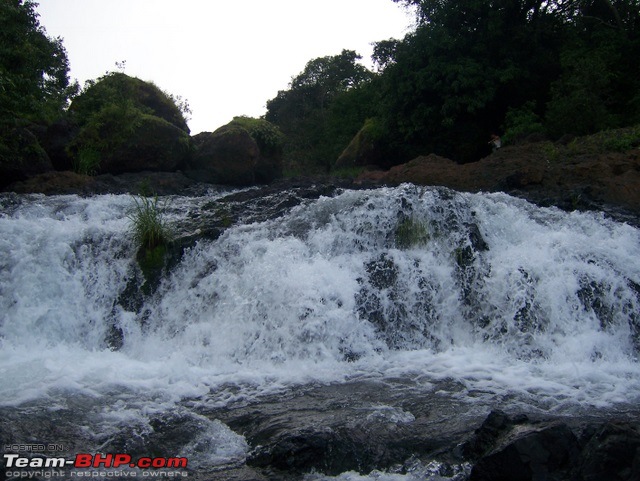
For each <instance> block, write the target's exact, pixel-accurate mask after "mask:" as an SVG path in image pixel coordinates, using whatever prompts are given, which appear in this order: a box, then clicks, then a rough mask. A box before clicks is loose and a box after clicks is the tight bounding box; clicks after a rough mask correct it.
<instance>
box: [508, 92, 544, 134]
mask: <svg viewBox="0 0 640 481" xmlns="http://www.w3.org/2000/svg"><path fill="white" fill-rule="evenodd" d="M534 108H535V103H534V102H533V101H530V102H527V103H525V104H524V105H523V106H522V107H520V108H517V109H512V108H510V109H509V110H507V114H506V116H505V119H504V135H503V136H502V141H503V142H504V143H505V144H512V143H514V142H516V141H518V140H521V139H523V138H524V137H526V136H527V135H530V134H534V133H542V132H544V126H543V124H542V120H541V119H540V117H539V116H538V115H537V114H536V113H535V112H534Z"/></svg>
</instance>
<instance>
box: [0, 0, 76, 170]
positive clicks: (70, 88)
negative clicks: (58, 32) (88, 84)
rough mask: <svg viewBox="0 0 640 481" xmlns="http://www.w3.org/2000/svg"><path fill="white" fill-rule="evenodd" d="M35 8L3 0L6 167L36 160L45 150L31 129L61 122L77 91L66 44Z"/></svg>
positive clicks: (0, 121)
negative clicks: (54, 35) (47, 27)
mask: <svg viewBox="0 0 640 481" xmlns="http://www.w3.org/2000/svg"><path fill="white" fill-rule="evenodd" d="M35 6H36V4H35V3H34V2H32V1H29V0H26V1H22V0H0V25H2V28H0V166H6V165H8V164H12V163H17V164H19V163H21V162H23V161H24V160H25V159H28V160H29V161H32V162H35V161H36V160H35V159H37V158H38V157H40V153H41V150H42V149H40V148H39V146H38V145H37V143H34V142H33V135H32V134H31V133H29V132H26V131H25V127H27V126H31V125H33V124H36V125H42V124H47V123H50V122H53V121H54V120H56V119H57V118H58V117H59V116H60V115H61V114H62V112H63V111H64V109H65V107H66V106H67V105H68V101H69V98H70V97H71V96H72V95H73V94H74V93H75V92H76V91H77V85H76V84H72V83H71V82H70V81H69V76H68V73H69V63H68V60H67V53H66V51H65V49H64V47H63V45H62V40H61V39H60V38H56V39H53V38H50V37H48V36H47V34H46V32H45V30H44V29H43V28H42V27H41V26H40V23H39V21H38V15H37V13H36V12H35ZM3 170H5V169H3ZM5 174H6V172H5Z"/></svg>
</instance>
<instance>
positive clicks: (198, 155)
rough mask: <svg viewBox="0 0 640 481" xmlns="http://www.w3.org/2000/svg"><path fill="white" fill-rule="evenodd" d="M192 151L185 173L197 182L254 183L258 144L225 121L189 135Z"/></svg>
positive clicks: (245, 133) (240, 129)
mask: <svg viewBox="0 0 640 481" xmlns="http://www.w3.org/2000/svg"><path fill="white" fill-rule="evenodd" d="M192 141H193V146H194V152H193V155H192V157H191V159H190V161H189V163H188V167H187V169H186V172H185V173H186V175H187V176H188V177H190V178H192V179H194V180H197V181H199V182H209V183H212V184H226V185H237V186H243V185H253V184H255V183H256V166H257V165H258V160H259V158H260V148H259V147H258V144H257V143H256V141H255V140H254V139H253V138H252V137H251V135H250V134H249V132H247V130H246V129H244V128H243V127H240V126H238V125H233V124H228V125H225V126H223V127H220V128H219V129H218V130H216V131H215V132H202V133H200V134H198V135H196V136H194V137H192Z"/></svg>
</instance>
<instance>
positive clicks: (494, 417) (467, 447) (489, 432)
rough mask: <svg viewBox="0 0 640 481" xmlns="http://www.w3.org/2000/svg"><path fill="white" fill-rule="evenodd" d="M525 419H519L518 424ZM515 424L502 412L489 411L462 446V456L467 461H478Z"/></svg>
mask: <svg viewBox="0 0 640 481" xmlns="http://www.w3.org/2000/svg"><path fill="white" fill-rule="evenodd" d="M526 420H527V418H526V417H525V418H519V419H518V422H523V421H526ZM514 424H515V422H514V420H512V419H511V418H510V417H509V416H507V414H506V413H504V412H503V411H491V412H490V413H489V416H487V419H485V420H484V422H483V423H482V425H481V426H480V427H479V428H478V429H476V431H475V433H474V435H473V437H472V438H471V440H470V441H468V442H467V443H465V444H464V446H463V448H462V452H463V454H464V455H465V456H466V457H467V458H469V459H478V458H480V457H481V456H483V455H484V454H486V453H487V452H488V451H490V450H491V449H493V447H494V445H495V444H496V442H497V441H498V439H500V437H501V436H503V435H504V434H505V433H507V432H509V431H510V430H511V428H512V427H513V426H514Z"/></svg>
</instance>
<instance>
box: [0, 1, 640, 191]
mask: <svg viewBox="0 0 640 481" xmlns="http://www.w3.org/2000/svg"><path fill="white" fill-rule="evenodd" d="M390 1H393V2H395V3H398V4H400V5H401V6H403V7H406V8H409V9H412V11H413V12H415V18H416V19H415V28H414V29H413V31H411V32H410V33H409V34H407V35H406V36H405V37H404V38H403V39H388V40H382V41H379V42H377V43H376V44H375V46H374V59H373V60H374V62H375V66H376V68H375V71H370V70H369V69H367V68H365V67H364V66H363V65H362V64H361V63H360V60H361V57H360V56H359V55H358V54H357V53H356V52H354V51H352V50H343V51H342V52H341V53H339V54H337V55H334V56H326V57H320V58H316V59H313V60H310V61H309V62H308V63H307V65H306V66H305V68H304V69H303V71H302V72H301V73H299V74H298V75H297V76H295V77H293V79H292V81H291V83H290V85H289V87H288V89H286V90H283V91H280V92H278V93H277V95H276V96H275V97H274V98H272V99H271V100H269V101H268V102H267V112H266V115H265V117H264V119H247V118H244V117H238V118H236V119H234V123H235V124H236V125H238V126H240V127H242V128H244V129H246V130H248V131H250V133H251V135H252V137H254V138H255V139H256V141H257V142H258V143H259V144H261V149H263V150H265V151H267V150H269V149H271V151H273V152H271V153H272V154H273V155H275V156H276V157H279V156H280V155H281V153H282V152H283V155H284V164H285V169H286V170H288V171H289V172H291V173H295V172H304V173H313V172H326V171H329V170H330V169H332V168H334V166H335V162H336V159H337V158H338V157H339V156H340V154H341V153H342V152H343V151H344V150H345V148H346V147H347V146H348V145H349V143H350V141H351V140H352V139H353V138H354V136H355V135H356V134H357V133H358V132H360V135H359V137H358V139H359V143H358V142H356V143H355V144H352V145H351V146H350V149H351V151H356V152H357V151H358V149H360V148H361V147H362V146H363V145H364V146H365V147H366V146H372V147H369V148H373V149H375V150H376V152H375V155H370V156H369V157H368V159H369V160H370V161H372V162H375V163H377V164H378V165H381V166H384V167H389V166H391V165H393V164H397V163H401V162H404V161H406V160H408V159H410V158H412V157H413V156H416V155H418V154H428V153H431V152H433V153H436V154H439V155H441V156H445V157H449V158H452V159H454V160H457V161H459V162H470V161H475V160H478V159H480V158H481V157H483V156H485V155H486V154H488V153H489V152H490V148H489V146H488V141H489V138H490V136H491V134H492V133H498V134H500V135H501V136H502V138H503V140H504V141H505V142H507V143H508V142H517V141H518V140H520V139H522V138H525V137H526V136H528V135H529V134H531V133H539V134H541V135H545V136H547V137H548V138H550V139H552V140H555V139H558V138H560V137H561V136H563V135H564V134H574V135H585V134H591V133H594V132H598V131H602V130H606V129H613V128H620V127H625V126H631V125H636V124H638V123H640V63H639V62H638V61H637V58H638V57H640V55H639V54H640V1H638V0H555V1H541V0H458V1H455V2H454V1H452V0H448V1H447V0H390ZM35 6H36V4H35V3H34V2H33V1H32V0H0V21H1V22H2V26H3V27H2V29H1V30H0V173H1V174H2V175H1V177H3V180H2V185H6V184H8V183H9V182H10V181H12V180H16V179H19V178H20V175H22V174H19V173H17V172H13V171H12V170H11V167H12V166H13V165H18V164H22V166H23V167H24V165H33V166H34V168H33V169H32V172H30V173H31V174H35V173H38V172H41V171H45V170H46V169H47V168H49V169H50V168H51V162H53V164H54V167H55V168H61V167H60V165H62V164H60V161H58V164H56V159H54V156H52V153H51V147H52V146H47V145H41V144H42V138H43V132H45V134H46V132H47V128H48V127H50V126H51V125H52V124H54V123H56V122H58V123H63V124H64V125H65V126H66V127H65V128H66V130H65V131H64V135H67V137H66V138H65V139H63V140H64V142H62V141H60V142H59V143H60V144H62V143H64V145H63V146H62V147H61V146H60V145H58V146H54V147H56V149H57V154H58V155H61V156H63V157H64V155H65V152H66V155H67V156H68V155H70V156H71V157H72V158H71V159H67V160H68V163H69V164H70V163H71V161H73V162H74V163H75V168H76V169H77V170H79V171H80V172H85V173H92V172H96V171H99V169H98V166H99V165H100V163H102V164H103V165H104V163H107V164H109V168H110V169H111V170H110V171H112V172H117V171H118V169H120V170H122V168H123V167H122V166H119V164H118V162H120V163H123V162H124V163H127V162H128V160H126V159H125V160H123V159H122V158H124V157H125V156H124V153H126V154H127V155H128V156H129V157H131V158H138V159H140V162H147V161H149V162H153V159H158V161H157V165H155V166H153V168H152V169H151V170H154V169H155V170H162V169H163V168H165V167H167V166H169V167H170V168H172V169H175V168H178V167H177V166H179V165H180V162H182V160H181V159H182V158H183V157H184V156H185V155H187V153H188V149H189V145H188V144H189V137H188V128H187V125H186V122H185V117H184V115H185V114H187V113H189V110H188V105H187V104H186V103H184V102H183V101H182V100H181V99H180V98H174V97H173V96H171V95H168V94H166V93H164V92H162V91H161V90H159V89H158V88H157V87H155V86H154V85H153V84H149V83H146V82H142V81H140V80H138V79H133V78H131V77H128V76H126V75H124V74H122V73H111V74H108V75H105V76H104V77H102V78H100V79H98V80H96V81H93V82H89V83H88V84H87V86H86V87H85V89H84V90H83V91H82V93H81V94H80V95H77V94H78V90H79V89H78V86H77V85H75V84H73V83H71V82H70V81H69V76H68V73H69V65H68V60H67V56H66V52H65V50H64V47H63V45H62V41H61V39H59V38H58V39H52V38H50V37H48V36H47V34H46V32H45V30H44V29H43V28H42V27H41V26H40V24H39V21H38V15H37V13H36V12H35ZM72 99H74V100H73V103H72V104H71V107H69V105H70V102H71V100H72ZM274 126H275V127H274ZM177 131H179V132H177ZM280 132H282V134H283V135H282V134H280ZM34 134H35V135H34ZM45 136H46V135H45ZM36 137H37V138H36ZM158 138H164V139H168V140H167V143H165V144H162V145H154V146H151V145H146V142H147V140H149V142H151V140H153V139H158ZM150 139H151V140H150ZM42 147H45V149H43V148H42ZM141 149H143V150H141ZM45 150H46V153H45ZM166 151H171V153H170V155H166V156H165V155H164V154H163V153H164V152H166ZM107 152H109V153H110V155H111V157H113V158H111V159H109V158H107V157H108V156H107ZM47 154H48V157H47ZM116 157H118V158H117V159H116ZM121 157H122V158H121ZM164 157H167V158H164ZM49 158H51V161H50V160H49ZM47 163H48V164H47ZM63 164H64V163H63ZM47 165H49V167H47ZM64 165H67V164H64ZM7 166H9V167H7ZM129 167H130V166H129ZM142 167H145V166H143V165H140V168H142ZM65 168H66V167H65ZM13 174H15V175H13Z"/></svg>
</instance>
